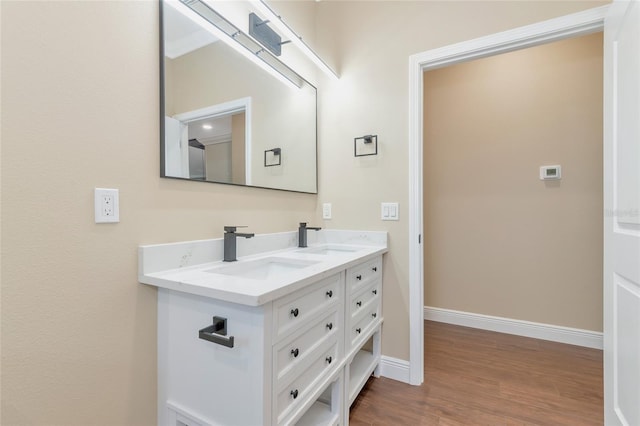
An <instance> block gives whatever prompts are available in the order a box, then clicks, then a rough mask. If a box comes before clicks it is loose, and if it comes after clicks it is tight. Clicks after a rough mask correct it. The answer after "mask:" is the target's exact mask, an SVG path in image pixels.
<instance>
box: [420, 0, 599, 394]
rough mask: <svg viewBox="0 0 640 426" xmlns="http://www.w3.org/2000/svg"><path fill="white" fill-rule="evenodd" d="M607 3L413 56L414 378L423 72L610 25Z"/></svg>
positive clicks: (421, 350)
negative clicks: (605, 24) (607, 16)
mask: <svg viewBox="0 0 640 426" xmlns="http://www.w3.org/2000/svg"><path fill="white" fill-rule="evenodd" d="M608 7H609V6H608V5H607V6H601V7H597V8H593V9H589V10H585V11H583V12H578V13H574V14H571V15H566V16H562V17H559V18H554V19H550V20H548V21H543V22H539V23H536V24H532V25H527V26H524V27H520V28H515V29H513V30H509V31H504V32H500V33H496V34H492V35H489V36H486V37H481V38H476V39H473V40H468V41H464V42H461V43H456V44H452V45H449V46H445V47H441V48H438V49H433V50H429V51H426V52H422V53H418V54H415V55H412V56H411V57H410V58H409V327H410V328H409V333H410V334H409V339H410V348H409V383H411V384H412V385H420V384H421V383H422V382H423V380H424V358H423V357H424V280H423V272H424V265H423V259H424V257H423V244H422V241H421V240H422V234H423V219H422V218H423V205H422V203H423V200H422V194H423V181H422V179H423V177H422V171H423V170H422V167H423V165H422V142H423V141H422V137H423V136H422V128H423V127H422V126H423V109H422V108H423V99H422V97H423V84H422V82H423V73H424V71H426V70H430V69H435V68H441V67H444V66H448V65H453V64H457V63H460V62H465V61H470V60H473V59H480V58H483V57H487V56H492V55H496V54H500V53H507V52H510V51H513V50H518V49H523V48H527V47H533V46H536V45H539V44H544V43H549V42H552V41H558V40H562V39H566V38H570V37H576V36H580V35H586V34H590V33H594V32H597V31H602V30H603V29H604V18H605V15H606V12H607V9H608Z"/></svg>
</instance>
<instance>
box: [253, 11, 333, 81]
mask: <svg viewBox="0 0 640 426" xmlns="http://www.w3.org/2000/svg"><path fill="white" fill-rule="evenodd" d="M250 2H251V4H252V5H253V6H254V7H255V8H256V9H257V10H258V11H260V13H262V14H263V15H264V18H265V19H266V20H268V21H269V23H271V24H273V25H274V26H275V27H276V28H278V30H279V31H280V32H281V33H282V34H283V35H284V36H285V37H286V38H288V39H289V40H291V42H292V43H293V44H295V45H296V46H298V48H299V49H300V50H301V51H302V52H303V53H304V54H305V55H306V56H307V57H308V58H309V59H310V60H311V61H312V62H313V63H314V64H316V66H317V67H318V68H320V69H321V70H322V71H323V72H324V73H325V74H326V75H327V76H329V77H331V78H333V79H336V80H337V79H339V78H340V77H339V76H338V73H337V72H335V71H334V70H333V69H332V68H331V67H330V66H329V65H327V63H326V62H325V61H323V60H322V58H320V56H318V54H317V53H316V52H314V51H313V49H311V48H310V47H309V46H308V45H307V43H305V42H304V41H303V40H302V37H300V36H299V35H298V34H296V32H295V31H293V30H292V29H291V27H289V25H287V23H286V22H284V20H283V19H282V17H281V16H280V15H278V14H277V13H276V12H274V10H273V9H271V8H270V7H269V5H267V4H266V3H265V2H264V0H250Z"/></svg>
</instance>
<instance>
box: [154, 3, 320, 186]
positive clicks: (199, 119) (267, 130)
mask: <svg viewBox="0 0 640 426" xmlns="http://www.w3.org/2000/svg"><path fill="white" fill-rule="evenodd" d="M186 4H189V6H187V5H186ZM194 5H195V6H194ZM196 6H197V7H196ZM185 7H188V8H189V9H184V8H185ZM181 8H182V9H181ZM183 10H186V12H188V13H194V12H195V13H196V14H197V15H198V16H199V17H200V18H205V19H208V20H209V21H216V22H220V21H221V22H222V25H221V26H226V27H225V28H230V29H229V30H228V32H235V31H236V30H237V28H235V27H233V25H232V24H230V23H229V22H228V21H225V20H224V18H223V17H219V15H217V14H216V12H215V11H214V10H213V9H211V8H210V6H208V5H207V4H205V3H204V2H200V1H192V0H190V1H185V2H176V1H173V2H172V1H166V0H164V1H161V2H160V28H161V31H160V34H161V36H160V51H161V72H160V77H161V78H160V95H161V102H160V104H161V112H160V114H161V130H160V134H161V140H160V145H161V151H160V152H161V154H160V160H161V164H160V174H161V176H162V177H167V178H176V179H188V180H194V181H204V182H215V183H224V184H232V185H245V186H253V187H261V188H270V189H280V190H286V191H296V192H306V193H317V159H316V88H315V87H314V86H312V85H311V84H310V83H308V82H307V81H305V80H304V79H303V78H302V77H300V76H299V75H297V74H295V73H294V72H293V71H292V70H291V69H290V68H288V67H286V66H285V65H284V64H282V63H278V64H277V67H278V68H280V69H283V70H286V73H287V74H289V77H287V78H288V80H294V81H295V83H294V84H291V83H290V84H288V85H287V84H284V83H283V82H282V81H280V80H279V79H277V78H275V77H274V76H273V75H271V74H270V73H267V72H265V70H264V69H262V68H261V67H259V66H258V65H256V64H255V63H254V62H252V61H251V60H249V59H247V58H246V57H245V56H243V55H242V54H240V53H239V52H238V50H237V49H234V48H231V47H230V46H229V44H227V42H225V41H223V40H221V39H220V37H216V36H214V34H212V33H215V32H213V31H209V30H208V28H207V27H206V25H213V24H210V22H205V19H200V22H198V16H196V17H195V18H193V17H190V16H189V15H188V13H185V12H183ZM212 16H213V17H214V18H212ZM248 20H249V17H248V16H247V21H248ZM234 34H235V33H234ZM223 36H224V34H223ZM238 36H239V37H243V38H245V39H246V40H249V36H248V35H246V34H244V33H242V32H238ZM232 41H233V40H232ZM249 43H250V47H251V49H261V47H260V46H259V45H258V44H257V43H256V42H255V41H253V40H249ZM253 53H254V54H256V56H258V55H271V53H269V52H264V51H261V50H260V51H258V50H256V51H253ZM271 56H272V55H271ZM269 60H270V61H273V60H276V61H277V58H276V57H275V56H273V57H269ZM282 67H284V68H282ZM291 75H293V78H292V77H291ZM298 86H299V87H298Z"/></svg>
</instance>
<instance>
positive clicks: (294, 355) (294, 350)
mask: <svg viewBox="0 0 640 426" xmlns="http://www.w3.org/2000/svg"><path fill="white" fill-rule="evenodd" d="M299 354H300V350H299V349H298V348H295V349H291V355H293V357H294V358H298V355H299Z"/></svg>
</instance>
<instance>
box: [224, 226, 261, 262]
mask: <svg viewBox="0 0 640 426" xmlns="http://www.w3.org/2000/svg"><path fill="white" fill-rule="evenodd" d="M237 228H246V226H225V227H224V261H225V262H235V261H236V260H238V259H236V238H238V237H243V238H251V237H253V236H255V234H241V233H240V232H236V229H237Z"/></svg>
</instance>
